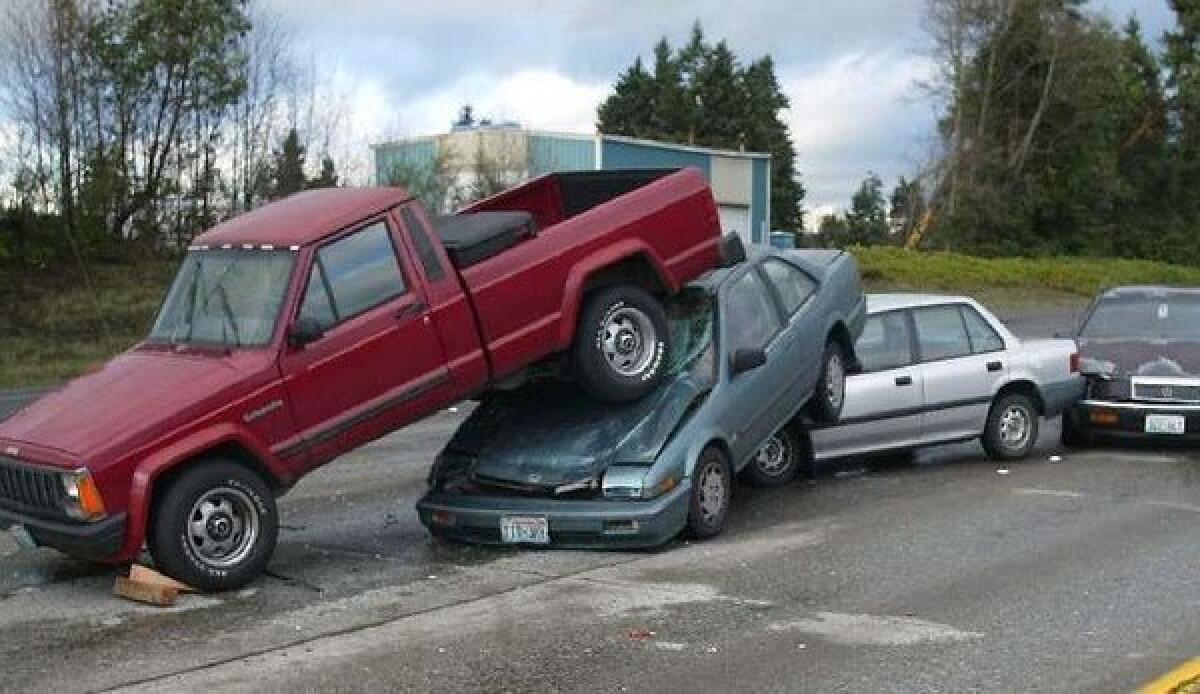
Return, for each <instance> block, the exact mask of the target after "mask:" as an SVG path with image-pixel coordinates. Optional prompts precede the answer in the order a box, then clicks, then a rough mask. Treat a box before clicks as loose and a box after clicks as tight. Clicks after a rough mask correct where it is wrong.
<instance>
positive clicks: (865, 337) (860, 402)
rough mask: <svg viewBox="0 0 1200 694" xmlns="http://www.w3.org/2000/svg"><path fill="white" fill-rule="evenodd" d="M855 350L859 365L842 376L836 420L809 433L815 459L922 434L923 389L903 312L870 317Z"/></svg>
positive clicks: (902, 443)
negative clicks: (856, 370)
mask: <svg viewBox="0 0 1200 694" xmlns="http://www.w3.org/2000/svg"><path fill="white" fill-rule="evenodd" d="M854 351H855V355H856V356H857V357H858V360H859V363H861V364H862V368H863V370H862V372H861V373H857V374H851V375H850V376H848V377H847V378H846V402H845V405H843V407H842V416H841V419H840V420H839V421H838V423H837V424H834V425H830V426H823V427H815V428H814V429H813V430H812V431H811V432H810V434H811V436H812V443H813V455H814V456H815V457H816V459H817V460H828V459H832V458H840V457H845V456H850V455H857V454H860V453H865V452H869V451H880V450H883V449H887V448H897V449H899V448H904V447H906V446H909V445H915V444H916V443H917V442H918V441H919V440H920V438H921V409H922V408H923V407H924V404H925V389H924V383H923V380H922V376H921V373H920V370H919V369H918V368H917V367H916V365H915V364H914V363H913V362H914V350H913V339H912V320H911V318H910V317H909V314H908V311H905V310H898V311H886V312H883V313H878V314H875V315H872V316H871V317H869V318H868V319H867V322H866V325H865V326H864V327H863V332H862V336H861V337H859V339H858V342H856V343H855V346H854Z"/></svg>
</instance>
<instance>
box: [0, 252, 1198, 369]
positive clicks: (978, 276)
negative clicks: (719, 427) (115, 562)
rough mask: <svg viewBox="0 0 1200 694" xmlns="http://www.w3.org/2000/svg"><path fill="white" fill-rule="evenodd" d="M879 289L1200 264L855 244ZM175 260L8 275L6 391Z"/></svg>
mask: <svg viewBox="0 0 1200 694" xmlns="http://www.w3.org/2000/svg"><path fill="white" fill-rule="evenodd" d="M853 251H854V254H855V255H856V256H857V257H858V259H859V263H860V264H861V267H862V272H863V278H864V280H865V281H866V284H867V287H868V288H869V289H871V290H872V291H888V290H917V291H944V292H954V293H963V294H971V295H972V296H976V297H978V298H980V299H982V300H984V301H986V302H987V303H989V304H1008V305H1028V304H1043V303H1047V302H1055V303H1080V302H1082V301H1085V300H1086V298H1087V297H1090V296H1092V295H1094V294H1095V293H1096V292H1098V291H1100V290H1102V289H1104V288H1106V287H1111V286H1114V285H1119V284H1177V285H1200V268H1190V267H1181V266H1176V265H1167V264H1163V263H1154V262H1147V261H1139V260H1107V259H1093V258H976V257H972V256H966V255H961V254H957V253H918V252H911V251H904V250H901V249H898V248H879V247H876V248H855V249H853ZM177 264H178V262H177V261H175V260H155V261H142V262H138V263H136V264H127V265H93V266H92V267H90V268H89V269H88V272H87V276H86V278H85V276H84V275H83V274H82V273H81V272H79V270H78V268H77V267H71V266H68V267H64V268H62V269H61V270H60V271H44V272H38V271H29V270H24V271H21V272H20V273H13V272H11V271H7V272H6V271H5V270H3V269H0V388H17V387H25V386H39V385H48V384H53V383H58V382H61V381H63V380H65V379H67V378H70V377H72V376H75V375H78V374H80V373H82V372H83V371H85V370H87V369H88V368H89V367H91V366H94V365H98V364H100V363H102V362H103V361H104V360H106V359H108V358H109V357H111V356H112V355H114V354H116V353H118V352H120V351H122V350H124V349H126V348H128V347H129V346H131V345H133V344H134V343H136V342H137V341H138V340H140V339H141V338H142V337H143V336H144V335H145V334H146V332H147V331H148V330H149V328H150V322H151V321H152V320H153V317H154V312H155V310H156V309H157V308H158V304H159V302H160V301H161V300H162V297H163V294H164V293H165V292H166V288H167V285H168V283H169V282H170V280H171V275H172V274H173V273H174V271H175V268H176V266H177Z"/></svg>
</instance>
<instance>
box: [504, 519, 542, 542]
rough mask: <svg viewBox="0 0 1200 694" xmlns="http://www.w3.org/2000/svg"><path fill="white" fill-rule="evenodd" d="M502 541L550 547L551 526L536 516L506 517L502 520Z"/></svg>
mask: <svg viewBox="0 0 1200 694" xmlns="http://www.w3.org/2000/svg"><path fill="white" fill-rule="evenodd" d="M500 539H501V540H503V541H504V542H506V543H509V544H514V545H548V544H550V524H549V523H548V522H546V519H545V518H539V517H536V516H505V517H503V518H501V519H500Z"/></svg>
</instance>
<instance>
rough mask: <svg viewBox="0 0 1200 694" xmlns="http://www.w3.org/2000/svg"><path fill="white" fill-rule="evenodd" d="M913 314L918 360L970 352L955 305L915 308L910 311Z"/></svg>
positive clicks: (961, 354)
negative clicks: (919, 353)
mask: <svg viewBox="0 0 1200 694" xmlns="http://www.w3.org/2000/svg"><path fill="white" fill-rule="evenodd" d="M913 318H914V319H915V321H916V324H917V344H918V345H919V346H920V349H921V361H937V360H939V359H953V358H955V357H965V356H967V355H968V354H970V353H971V340H970V339H969V338H968V337H967V327H966V325H964V324H963V319H962V314H960V313H959V312H958V307H957V306H932V307H929V308H919V309H916V310H915V311H913Z"/></svg>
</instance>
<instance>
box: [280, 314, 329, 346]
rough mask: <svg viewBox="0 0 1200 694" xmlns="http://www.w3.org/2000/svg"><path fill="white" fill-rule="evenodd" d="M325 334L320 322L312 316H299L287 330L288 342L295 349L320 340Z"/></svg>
mask: <svg viewBox="0 0 1200 694" xmlns="http://www.w3.org/2000/svg"><path fill="white" fill-rule="evenodd" d="M324 335H325V329H324V328H322V327H321V322H320V321H318V320H317V319H316V318H313V317H312V316H300V317H299V318H297V319H296V322H295V323H292V327H291V329H290V330H288V344H289V345H291V346H292V347H295V348H296V349H299V348H301V347H304V346H305V345H307V344H309V343H312V342H316V341H317V340H320V339H321V338H322V337H323V336H324Z"/></svg>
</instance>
